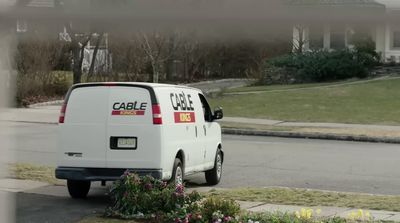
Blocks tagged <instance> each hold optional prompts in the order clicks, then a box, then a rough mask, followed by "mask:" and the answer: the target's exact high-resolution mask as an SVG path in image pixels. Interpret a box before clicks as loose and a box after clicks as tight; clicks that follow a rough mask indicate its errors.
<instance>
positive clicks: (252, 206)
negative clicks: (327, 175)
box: [0, 179, 400, 221]
mask: <svg viewBox="0 0 400 223" xmlns="http://www.w3.org/2000/svg"><path fill="white" fill-rule="evenodd" d="M194 189H196V190H197V189H199V188H194ZM211 189H212V188H201V190H202V191H205V190H207V191H208V190H211ZM191 190H193V188H189V189H188V191H191ZM91 191H92V192H91V194H92V195H91V196H104V194H105V193H107V192H108V190H107V188H105V187H101V186H100V185H98V184H95V185H93V188H92V190H91ZM0 192H14V193H16V192H18V193H27V194H36V195H44V196H54V197H62V198H65V199H70V198H69V195H68V190H67V188H66V186H65V185H49V184H46V183H41V182H35V181H31V180H17V179H0ZM238 203H239V204H240V207H241V208H242V209H245V210H248V211H253V212H288V213H294V212H296V211H301V209H302V208H306V209H308V208H311V209H313V210H314V212H315V211H316V210H317V209H320V210H321V213H320V214H319V215H318V216H321V217H334V216H338V217H343V218H347V217H348V216H349V214H351V213H352V212H356V213H357V211H358V209H354V208H344V207H304V206H295V205H276V204H267V203H263V202H248V201H238ZM363 211H364V212H366V211H368V212H370V214H371V216H372V217H373V218H374V220H378V221H400V212H392V211H378V210H363Z"/></svg>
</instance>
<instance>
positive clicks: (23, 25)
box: [17, 19, 28, 33]
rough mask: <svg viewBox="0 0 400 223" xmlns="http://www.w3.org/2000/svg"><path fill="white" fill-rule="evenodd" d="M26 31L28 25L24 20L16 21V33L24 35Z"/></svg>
mask: <svg viewBox="0 0 400 223" xmlns="http://www.w3.org/2000/svg"><path fill="white" fill-rule="evenodd" d="M27 30H28V24H27V23H26V20H24V19H18V20H17V33H24V32H26V31H27Z"/></svg>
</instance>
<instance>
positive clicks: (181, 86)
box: [76, 82, 201, 91]
mask: <svg viewBox="0 0 400 223" xmlns="http://www.w3.org/2000/svg"><path fill="white" fill-rule="evenodd" d="M102 84H104V85H114V84H115V85H118V84H124V85H140V86H148V87H152V88H158V87H175V88H176V87H179V88H187V89H193V90H198V91H201V90H200V89H198V88H193V87H189V86H186V85H174V84H160V83H149V82H88V83H81V84H76V86H85V85H102Z"/></svg>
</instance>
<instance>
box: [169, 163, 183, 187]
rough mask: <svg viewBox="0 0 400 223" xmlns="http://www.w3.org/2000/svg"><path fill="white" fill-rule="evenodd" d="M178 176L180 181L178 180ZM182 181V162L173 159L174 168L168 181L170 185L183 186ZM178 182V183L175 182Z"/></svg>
mask: <svg viewBox="0 0 400 223" xmlns="http://www.w3.org/2000/svg"><path fill="white" fill-rule="evenodd" d="M179 175H180V179H178V177H179ZM183 179H184V172H183V165H182V161H181V160H180V159H179V158H175V161H174V167H173V169H172V177H171V179H170V180H169V183H170V184H175V185H177V184H179V183H180V184H183ZM177 181H179V182H177Z"/></svg>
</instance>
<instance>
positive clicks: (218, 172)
mask: <svg viewBox="0 0 400 223" xmlns="http://www.w3.org/2000/svg"><path fill="white" fill-rule="evenodd" d="M221 173H222V159H221V155H220V154H218V155H217V176H218V179H219V178H221Z"/></svg>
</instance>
